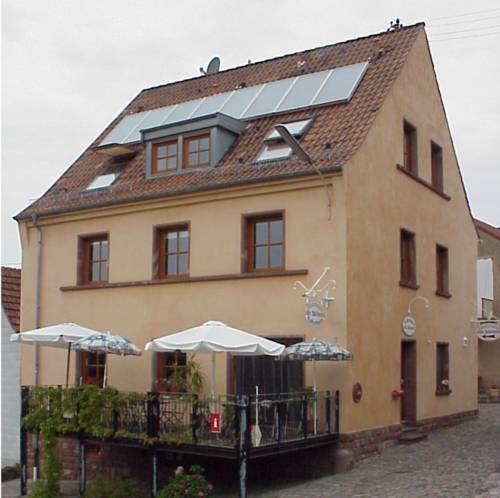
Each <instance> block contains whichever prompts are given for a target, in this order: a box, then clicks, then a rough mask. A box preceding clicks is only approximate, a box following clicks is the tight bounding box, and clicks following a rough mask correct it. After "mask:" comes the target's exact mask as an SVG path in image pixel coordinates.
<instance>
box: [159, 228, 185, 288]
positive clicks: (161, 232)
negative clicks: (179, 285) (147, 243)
mask: <svg viewBox="0 0 500 498" xmlns="http://www.w3.org/2000/svg"><path fill="white" fill-rule="evenodd" d="M184 231H186V232H188V250H187V251H182V252H179V251H177V252H176V253H175V254H177V255H179V254H187V273H177V274H175V275H169V274H168V273H166V271H165V270H166V268H165V258H166V257H167V255H168V254H170V253H168V252H166V251H165V243H164V239H165V236H166V234H168V233H172V232H177V233H178V232H184ZM154 248H155V249H154V252H155V256H154V257H153V278H157V279H159V280H181V279H186V278H189V275H190V268H191V226H190V223H189V222H185V223H176V224H173V225H161V226H157V227H155V243H154ZM172 254H173V253H172ZM178 269H179V259H178V258H177V270H178Z"/></svg>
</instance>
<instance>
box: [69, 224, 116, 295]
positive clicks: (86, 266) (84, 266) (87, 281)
mask: <svg viewBox="0 0 500 498" xmlns="http://www.w3.org/2000/svg"><path fill="white" fill-rule="evenodd" d="M98 241H100V242H102V241H107V242H108V257H107V259H99V260H97V261H99V262H101V263H102V262H103V261H106V262H107V266H108V271H107V273H108V275H107V278H106V279H99V280H91V278H90V265H91V262H90V245H91V244H92V243H93V242H98ZM110 248H111V245H110V241H109V234H108V233H100V234H95V235H85V236H80V237H79V251H78V265H77V267H78V269H77V271H78V279H77V280H78V282H79V283H80V284H81V285H100V284H105V283H108V282H109V260H110ZM99 273H100V272H99Z"/></svg>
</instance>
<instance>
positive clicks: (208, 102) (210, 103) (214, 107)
mask: <svg viewBox="0 0 500 498" xmlns="http://www.w3.org/2000/svg"><path fill="white" fill-rule="evenodd" d="M230 96H231V94H230V93H219V94H218V95H212V96H210V97H206V98H205V99H204V100H203V101H202V103H201V104H200V106H199V107H198V108H197V109H196V110H195V111H194V112H193V114H191V117H192V118H197V117H199V116H209V115H210V114H213V113H214V112H217V111H219V109H220V108H221V107H222V105H223V104H224V103H225V102H226V100H227V99H228V98H229V97H230Z"/></svg>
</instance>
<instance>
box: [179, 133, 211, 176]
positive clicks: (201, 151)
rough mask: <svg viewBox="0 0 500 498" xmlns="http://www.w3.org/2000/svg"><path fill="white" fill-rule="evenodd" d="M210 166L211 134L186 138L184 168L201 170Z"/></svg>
mask: <svg viewBox="0 0 500 498" xmlns="http://www.w3.org/2000/svg"><path fill="white" fill-rule="evenodd" d="M209 164H210V134H209V133H203V134H201V135H194V136H190V137H185V138H184V165H183V166H184V168H199V167H202V166H208V165H209Z"/></svg>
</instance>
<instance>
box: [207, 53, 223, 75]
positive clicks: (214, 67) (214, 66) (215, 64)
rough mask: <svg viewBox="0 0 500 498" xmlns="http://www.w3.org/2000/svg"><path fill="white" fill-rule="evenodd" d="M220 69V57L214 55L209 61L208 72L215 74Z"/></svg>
mask: <svg viewBox="0 0 500 498" xmlns="http://www.w3.org/2000/svg"><path fill="white" fill-rule="evenodd" d="M219 69H220V59H219V58H218V57H214V58H213V59H212V60H211V61H210V62H209V63H208V67H207V72H206V74H215V73H218V72H219Z"/></svg>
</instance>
